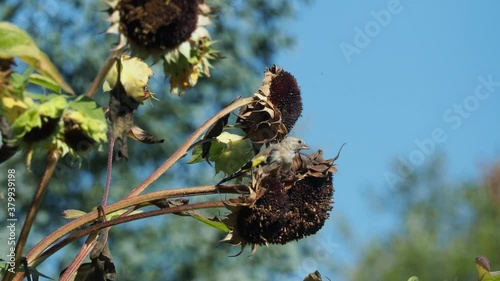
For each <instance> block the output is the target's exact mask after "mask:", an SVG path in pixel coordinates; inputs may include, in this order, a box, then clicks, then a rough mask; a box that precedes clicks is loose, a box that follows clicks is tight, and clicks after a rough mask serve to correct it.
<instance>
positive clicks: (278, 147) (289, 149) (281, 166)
mask: <svg viewBox="0 0 500 281" xmlns="http://www.w3.org/2000/svg"><path fill="white" fill-rule="evenodd" d="M303 149H309V145H307V144H306V143H305V141H303V140H301V139H299V138H295V137H286V138H285V139H283V140H282V141H281V142H279V143H277V144H275V145H273V146H270V147H268V148H266V149H265V150H263V151H262V152H260V153H259V154H257V155H255V157H254V158H252V160H250V161H248V162H247V163H246V164H245V165H243V166H242V167H241V168H240V169H239V170H238V171H236V172H234V173H232V174H231V175H229V176H228V177H226V178H224V179H222V180H221V181H220V182H219V183H218V184H217V185H220V184H222V183H225V182H227V181H229V180H232V179H234V178H237V177H239V176H241V175H242V174H244V173H246V172H248V171H251V170H253V169H254V168H256V167H262V169H263V171H264V172H265V173H269V174H278V173H279V174H283V173H286V172H288V171H289V170H290V168H291V166H292V162H293V158H294V156H295V154H296V153H298V152H299V151H300V150H303Z"/></svg>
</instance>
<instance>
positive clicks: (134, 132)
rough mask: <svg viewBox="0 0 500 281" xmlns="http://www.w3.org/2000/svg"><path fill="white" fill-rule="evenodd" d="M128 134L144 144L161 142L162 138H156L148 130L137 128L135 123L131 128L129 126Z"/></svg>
mask: <svg viewBox="0 0 500 281" xmlns="http://www.w3.org/2000/svg"><path fill="white" fill-rule="evenodd" d="M128 136H129V137H130V138H131V139H133V140H136V141H138V142H142V143H145V144H157V143H163V141H164V140H163V139H158V138H156V137H155V136H153V135H152V134H150V133H149V132H147V131H145V130H143V129H141V128H139V127H138V126H136V125H132V128H130V131H129V132H128Z"/></svg>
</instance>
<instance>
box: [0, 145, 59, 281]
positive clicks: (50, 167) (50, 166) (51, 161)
mask: <svg viewBox="0 0 500 281" xmlns="http://www.w3.org/2000/svg"><path fill="white" fill-rule="evenodd" d="M60 157H61V151H60V150H51V151H49V153H48V155H47V167H46V168H45V171H44V173H43V175H42V178H41V179H40V183H39V184H38V188H37V190H36V192H35V194H34V195H33V199H32V200H31V204H30V207H29V209H28V213H27V214H26V219H25V221H24V224H23V227H22V229H21V233H20V234H19V239H18V241H17V243H16V252H15V253H16V262H15V264H16V271H17V273H15V276H16V279H17V280H22V278H23V277H24V273H23V272H19V271H18V270H17V269H18V267H19V265H20V264H21V259H22V258H23V256H22V255H23V251H24V247H25V246H26V241H27V240H28V236H29V233H30V231H31V227H32V226H33V223H34V221H35V218H36V214H37V212H38V209H39V208H40V204H41V203H42V200H43V196H44V194H45V191H46V190H47V186H48V185H49V182H50V179H51V178H52V175H53V174H54V170H55V168H56V165H57V162H58V161H59V159H60ZM13 278H14V274H13V273H12V272H10V271H8V272H7V273H6V274H5V275H4V277H3V279H2V281H6V280H13ZM16 279H14V280H16Z"/></svg>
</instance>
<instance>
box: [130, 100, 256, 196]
mask: <svg viewBox="0 0 500 281" xmlns="http://www.w3.org/2000/svg"><path fill="white" fill-rule="evenodd" d="M253 100H254V99H253V97H248V98H244V99H238V100H236V101H234V102H233V103H232V104H230V105H228V106H226V107H224V108H223V109H222V110H221V111H219V112H217V113H216V114H215V115H213V116H212V117H210V119H208V120H207V121H206V122H205V123H203V125H201V126H200V127H199V128H198V129H197V130H196V131H194V132H193V134H191V136H189V138H188V139H187V140H186V141H185V142H184V143H183V144H182V145H181V146H180V147H179V149H177V151H175V152H174V154H172V156H170V158H168V159H167V160H166V161H165V162H164V163H163V164H162V165H161V166H160V167H158V169H156V170H155V171H154V172H153V173H151V175H150V176H149V177H147V178H146V179H145V180H144V181H143V182H142V183H140V184H139V185H138V186H137V187H136V188H135V189H134V190H132V191H131V192H130V193H129V194H128V195H127V196H126V197H125V198H130V197H133V196H136V195H137V194H140V193H141V192H143V191H144V190H145V189H146V188H147V187H148V186H149V185H150V184H151V183H153V182H154V181H155V180H157V179H158V178H159V177H160V176H161V175H162V174H163V173H165V172H166V171H167V170H168V169H169V168H170V167H171V166H172V165H173V164H174V163H175V162H177V161H179V159H181V158H182V157H184V156H185V155H186V154H187V152H188V150H189V147H190V146H191V145H192V144H193V143H194V142H195V141H196V140H197V139H198V138H199V137H200V136H201V135H202V134H203V132H205V131H206V130H208V128H210V126H212V124H214V123H215V122H217V121H218V120H219V119H220V118H221V117H223V116H224V115H226V114H229V113H231V111H233V110H235V109H237V108H239V107H242V106H244V105H247V104H250V103H251V102H252V101H253Z"/></svg>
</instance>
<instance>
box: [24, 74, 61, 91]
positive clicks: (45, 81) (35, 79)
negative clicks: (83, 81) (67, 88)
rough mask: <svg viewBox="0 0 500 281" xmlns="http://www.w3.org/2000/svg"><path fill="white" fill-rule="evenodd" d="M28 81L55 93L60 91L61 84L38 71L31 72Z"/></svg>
mask: <svg viewBox="0 0 500 281" xmlns="http://www.w3.org/2000/svg"><path fill="white" fill-rule="evenodd" d="M28 81H29V82H30V83H32V84H35V85H38V86H40V87H43V88H47V89H49V90H51V91H53V92H55V93H60V91H61V86H60V85H59V84H58V83H57V82H56V81H54V80H53V79H51V78H49V77H47V76H44V75H40V74H38V73H33V74H31V75H30V77H29V79H28Z"/></svg>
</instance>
